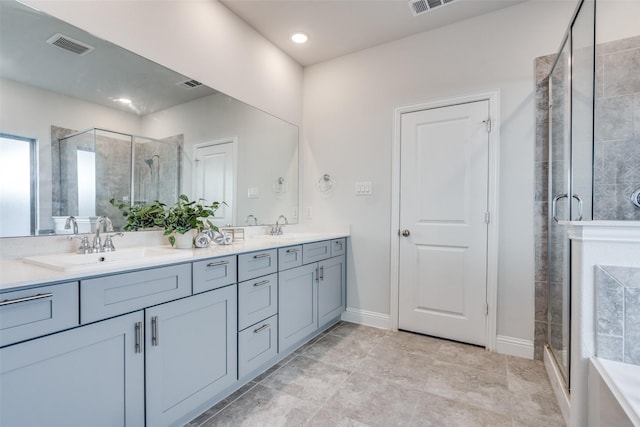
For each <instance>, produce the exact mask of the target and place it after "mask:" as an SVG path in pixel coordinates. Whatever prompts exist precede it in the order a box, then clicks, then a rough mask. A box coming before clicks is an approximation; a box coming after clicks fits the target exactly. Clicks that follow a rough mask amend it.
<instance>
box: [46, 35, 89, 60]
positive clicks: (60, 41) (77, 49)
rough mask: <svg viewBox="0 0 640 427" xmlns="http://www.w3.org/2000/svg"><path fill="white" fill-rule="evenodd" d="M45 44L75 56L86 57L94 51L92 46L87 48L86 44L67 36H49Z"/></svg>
mask: <svg viewBox="0 0 640 427" xmlns="http://www.w3.org/2000/svg"><path fill="white" fill-rule="evenodd" d="M47 43H49V44H50V45H53V46H57V47H59V48H61V49H64V50H66V51H68V52H71V53H74V54H76V55H86V54H87V53H89V52H91V51H92V50H93V49H95V48H94V47H93V46H89V45H88V44H86V43H82V42H81V41H79V40H76V39H74V38H71V37H69V36H65V35H64V34H60V33H57V34H54V35H53V36H51V37H50V38H49V39H48V40H47Z"/></svg>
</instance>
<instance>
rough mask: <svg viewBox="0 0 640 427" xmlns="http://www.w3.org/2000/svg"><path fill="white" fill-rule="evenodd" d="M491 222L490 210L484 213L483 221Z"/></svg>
mask: <svg viewBox="0 0 640 427" xmlns="http://www.w3.org/2000/svg"><path fill="white" fill-rule="evenodd" d="M490 222H491V212H485V213H484V223H485V224H489V223H490Z"/></svg>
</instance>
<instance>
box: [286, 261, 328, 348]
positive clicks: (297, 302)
mask: <svg viewBox="0 0 640 427" xmlns="http://www.w3.org/2000/svg"><path fill="white" fill-rule="evenodd" d="M316 267H317V265H316V264H315V263H314V264H308V265H303V266H302V267H297V268H292V269H291V270H285V271H283V272H281V273H279V274H278V275H279V277H278V325H279V327H278V332H279V334H278V350H279V351H280V353H282V352H284V351H285V350H287V349H288V348H289V347H291V346H292V345H294V344H296V343H297V342H298V341H300V340H302V339H303V338H305V337H306V336H307V335H309V334H311V333H313V332H314V331H315V330H316V329H318V303H317V295H318V282H317V281H316Z"/></svg>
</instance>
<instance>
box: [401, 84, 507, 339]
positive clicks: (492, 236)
mask: <svg viewBox="0 0 640 427" xmlns="http://www.w3.org/2000/svg"><path fill="white" fill-rule="evenodd" d="M484 100H488V101H489V119H490V120H491V121H490V126H491V132H490V133H489V182H488V185H489V189H488V190H489V193H488V194H489V196H488V200H487V202H488V203H487V205H488V209H489V212H490V218H491V219H490V221H489V225H488V236H487V304H488V306H489V307H488V311H489V312H488V315H487V331H486V334H487V339H486V343H487V349H488V350H491V351H495V349H496V336H497V335H496V333H497V325H496V319H497V306H498V183H499V182H498V173H499V166H500V105H499V103H500V91H499V90H493V91H490V92H482V93H476V94H470V95H464V96H459V97H455V98H446V99H439V100H435V101H431V102H426V103H422V104H415V105H408V106H403V107H397V108H395V109H394V112H393V145H392V156H391V157H392V164H391V242H392V243H391V277H390V283H391V292H390V298H389V299H390V308H389V317H390V321H391V329H392V330H394V331H397V330H398V316H399V308H398V302H399V292H400V281H399V276H398V273H399V265H400V237H399V234H398V231H399V230H400V138H401V134H400V129H401V119H402V114H404V113H411V112H415V111H420V110H427V109H433V108H440V107H448V106H451V105H457V104H464V103H469V102H476V101H484Z"/></svg>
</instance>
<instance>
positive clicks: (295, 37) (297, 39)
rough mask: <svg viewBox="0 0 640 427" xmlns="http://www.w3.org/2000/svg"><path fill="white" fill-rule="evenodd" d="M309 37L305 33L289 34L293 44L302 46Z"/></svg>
mask: <svg viewBox="0 0 640 427" xmlns="http://www.w3.org/2000/svg"><path fill="white" fill-rule="evenodd" d="M307 40H309V37H308V36H307V35H306V34H305V33H293V34H291V41H292V42H294V43H298V44H302V43H306V42H307Z"/></svg>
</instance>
